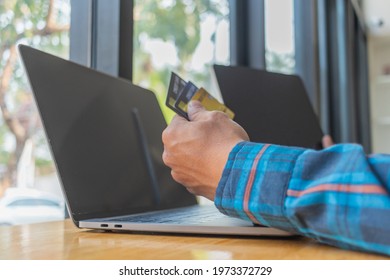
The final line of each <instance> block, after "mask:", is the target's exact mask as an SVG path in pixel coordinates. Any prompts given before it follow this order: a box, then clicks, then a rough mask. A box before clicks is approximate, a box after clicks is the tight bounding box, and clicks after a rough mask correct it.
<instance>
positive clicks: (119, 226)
mask: <svg viewBox="0 0 390 280" xmlns="http://www.w3.org/2000/svg"><path fill="white" fill-rule="evenodd" d="M114 227H116V228H121V227H122V225H115V226H114Z"/></svg>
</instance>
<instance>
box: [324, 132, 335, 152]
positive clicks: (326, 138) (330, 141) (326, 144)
mask: <svg viewBox="0 0 390 280" xmlns="http://www.w3.org/2000/svg"><path fill="white" fill-rule="evenodd" d="M333 145H334V143H333V139H332V137H330V136H329V135H325V136H324V137H322V146H323V147H324V148H325V149H326V148H329V147H330V146H333Z"/></svg>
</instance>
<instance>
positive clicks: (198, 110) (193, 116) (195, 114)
mask: <svg viewBox="0 0 390 280" xmlns="http://www.w3.org/2000/svg"><path fill="white" fill-rule="evenodd" d="M187 110H188V117H189V119H190V120H191V121H194V120H197V119H199V117H200V115H201V114H202V113H203V112H206V109H205V108H204V107H203V106H202V103H200V102H199V101H190V103H189V104H188V109H187Z"/></svg>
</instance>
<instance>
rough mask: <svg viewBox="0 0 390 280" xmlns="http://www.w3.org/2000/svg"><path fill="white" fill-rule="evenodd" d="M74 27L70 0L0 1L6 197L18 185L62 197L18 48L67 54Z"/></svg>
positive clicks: (1, 173) (0, 136) (1, 178)
mask: <svg viewBox="0 0 390 280" xmlns="http://www.w3.org/2000/svg"><path fill="white" fill-rule="evenodd" d="M69 25H70V0H50V1H48V0H32V1H23V0H3V1H1V3H0V29H1V33H0V81H1V82H0V104H1V105H0V107H1V114H0V197H2V196H4V197H6V196H7V192H6V189H13V188H19V189H22V188H26V189H27V188H35V189H38V190H40V191H42V192H51V193H56V194H58V195H60V189H59V184H58V179H57V176H56V173H55V168H54V165H53V162H52V159H51V157H50V153H49V151H48V146H47V143H46V140H45V137H44V133H43V130H42V125H41V123H40V122H39V117H38V112H37V109H36V107H35V104H34V102H33V98H32V94H31V92H30V89H29V87H28V85H27V81H26V75H25V72H24V70H23V68H22V66H21V64H20V62H19V59H18V53H17V48H16V47H17V44H20V43H22V44H23V43H24V44H28V45H30V46H33V47H37V48H39V49H42V50H44V51H48V52H50V53H53V54H56V55H59V56H62V57H65V58H67V57H68V53H69V36H68V30H69ZM27 222H28V221H27Z"/></svg>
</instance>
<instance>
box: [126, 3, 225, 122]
mask: <svg viewBox="0 0 390 280" xmlns="http://www.w3.org/2000/svg"><path fill="white" fill-rule="evenodd" d="M228 16H229V5H228V0H223V1H217V0H211V1H210V0H200V1H195V0H176V1H175V0H164V1H153V0H147V1H140V0H136V1H135V6H134V55H133V57H134V63H133V64H134V65H133V69H134V71H133V73H134V78H133V81H134V83H135V84H139V85H141V86H143V87H146V88H149V89H151V90H153V91H154V92H155V93H156V94H157V97H158V99H159V102H160V103H164V102H165V97H166V92H167V87H168V83H169V77H170V73H171V71H174V72H177V73H178V74H179V75H181V76H182V77H183V78H184V79H186V80H191V81H193V82H194V83H195V84H197V85H198V86H199V87H200V86H202V87H204V88H206V89H207V90H209V91H210V92H211V93H213V95H215V94H216V88H215V85H214V84H213V81H212V79H211V77H212V75H210V71H212V70H211V65H212V64H213V63H217V64H228V63H229V60H230V55H229V20H228ZM162 110H163V113H164V115H165V117H166V119H167V120H168V121H169V120H170V119H171V118H172V116H173V113H172V112H171V111H170V110H169V109H167V108H166V107H165V106H162Z"/></svg>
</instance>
